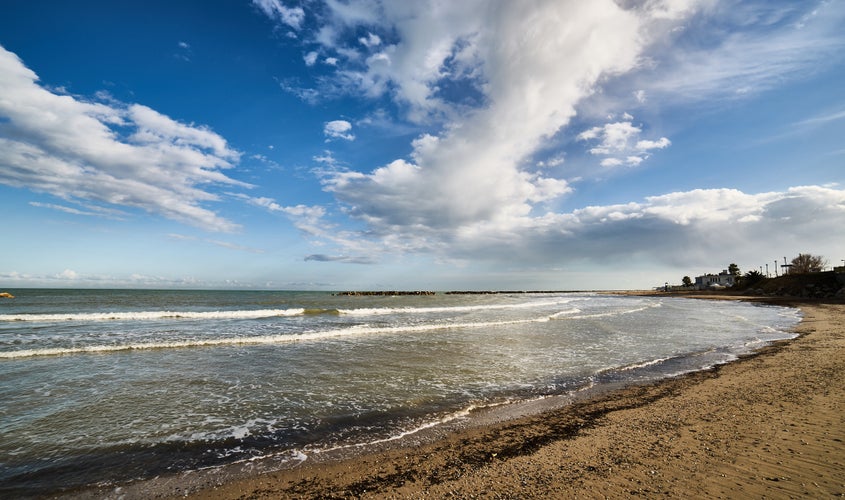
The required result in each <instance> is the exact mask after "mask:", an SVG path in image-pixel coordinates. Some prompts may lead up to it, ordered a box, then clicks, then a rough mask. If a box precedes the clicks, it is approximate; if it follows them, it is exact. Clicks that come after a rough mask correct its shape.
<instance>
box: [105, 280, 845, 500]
mask: <svg viewBox="0 0 845 500" xmlns="http://www.w3.org/2000/svg"><path fill="white" fill-rule="evenodd" d="M707 298H719V299H724V298H729V299H736V297H722V296H714V295H708V296H707ZM757 300H759V299H757ZM791 305H795V306H798V307H800V308H801V309H802V311H803V313H804V319H803V321H802V322H801V323H800V325H799V326H798V327H797V330H798V333H800V334H801V336H800V337H799V338H797V339H795V340H791V341H786V342H782V343H779V344H777V345H774V346H771V347H768V348H766V349H764V350H762V351H760V352H759V353H757V354H755V355H753V356H749V357H746V358H744V359H742V360H740V361H737V362H734V363H731V364H728V365H723V366H720V367H717V368H715V369H712V370H708V371H705V372H698V373H694V374H689V375H686V376H682V377H679V378H675V379H670V380H666V381H662V382H659V383H655V384H650V385H643V386H632V387H627V388H624V389H621V390H615V391H611V392H608V393H605V394H601V395H596V396H594V397H591V398H589V399H587V400H581V401H576V402H574V403H572V404H569V405H566V406H564V407H562V408H557V409H552V410H547V411H544V412H542V413H538V414H530V415H528V416H523V417H519V418H514V419H511V420H506V421H502V422H491V423H489V424H485V425H481V426H475V427H469V428H466V429H462V430H458V431H455V432H449V433H448V434H446V435H445V436H441V437H439V438H438V439H436V440H433V441H431V442H427V443H423V444H419V445H415V446H409V445H408V444H405V446H402V447H398V448H396V447H394V448H393V449H385V450H380V451H375V452H368V453H364V454H363V455H361V456H357V457H354V458H352V459H346V460H341V461H331V460H329V461H324V462H323V463H315V462H312V461H306V462H304V463H303V464H301V465H299V466H298V467H296V468H294V469H291V470H285V471H278V472H269V473H261V474H258V473H256V474H252V475H248V476H247V477H245V478H240V479H233V478H232V477H223V476H220V477H217V478H214V477H206V478H205V479H204V480H203V481H200V482H199V483H197V482H193V481H192V479H191V478H189V477H182V478H171V479H170V480H168V481H167V482H166V483H167V484H160V486H162V487H163V489H162V490H158V491H153V490H149V489H148V490H146V495H147V496H153V495H154V496H168V494H167V493H166V492H167V491H169V493H170V494H173V493H174V492H177V493H179V495H178V496H179V497H182V496H183V495H184V494H186V493H189V492H190V496H193V497H195V498H211V499H235V498H423V497H429V498H448V497H455V498H603V497H610V498H619V497H627V496H631V495H643V496H645V497H657V496H668V497H670V498H693V497H695V498H791V497H813V498H819V497H830V496H838V495H845V305H843V304H841V303H839V304H830V303H818V302H816V303H812V302H801V303H797V304H791ZM203 484H204V487H203V489H199V490H197V488H198V487H200V486H202V485H203ZM137 486H140V485H136V487H137ZM177 488H178V490H177ZM133 489H134V488H128V489H127V490H123V491H118V492H111V494H110V495H109V496H111V495H114V494H115V493H129V496H132V490H133ZM134 490H135V493H137V492H138V490H137V489H134Z"/></svg>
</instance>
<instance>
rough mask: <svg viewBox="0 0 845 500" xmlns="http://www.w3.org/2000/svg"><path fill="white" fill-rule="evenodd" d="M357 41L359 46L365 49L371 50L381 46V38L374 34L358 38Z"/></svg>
mask: <svg viewBox="0 0 845 500" xmlns="http://www.w3.org/2000/svg"><path fill="white" fill-rule="evenodd" d="M358 41H359V42H361V45H363V46H365V47H367V48H373V47H377V46H379V45H381V38H380V37H379V36H378V35H376V34H374V33H368V34H367V36H365V37H361V38H359V39H358Z"/></svg>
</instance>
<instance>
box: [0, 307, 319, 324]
mask: <svg viewBox="0 0 845 500" xmlns="http://www.w3.org/2000/svg"><path fill="white" fill-rule="evenodd" d="M304 313H305V309H302V308H293V309H255V310H251V309H247V310H238V311H137V312H102V313H72V314H71V313H67V314H0V321H28V322H38V323H59V322H65V321H79V322H86V321H154V320H160V319H205V320H208V319H253V318H270V317H274V316H299V315H302V314H304Z"/></svg>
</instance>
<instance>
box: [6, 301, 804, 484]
mask: <svg viewBox="0 0 845 500" xmlns="http://www.w3.org/2000/svg"><path fill="white" fill-rule="evenodd" d="M9 291H10V292H12V293H13V294H14V295H15V296H16V298H14V299H0V496H3V497H18V496H37V495H42V494H48V493H56V492H61V491H64V490H66V489H68V488H75V487H79V486H84V485H93V484H99V485H110V484H113V485H119V484H121V483H123V482H126V481H132V480H138V479H145V478H151V477H154V476H158V475H164V474H168V473H172V472H179V471H190V470H199V469H205V468H209V467H217V466H222V465H225V464H230V463H233V462H238V461H253V460H256V459H260V458H262V457H274V459H275V460H278V461H302V460H308V459H309V457H311V456H313V455H315V454H319V453H324V452H325V451H327V450H333V449H338V448H343V447H355V446H358V445H361V444H362V443H374V442H379V441H384V440H392V439H396V438H399V437H401V436H407V435H410V434H413V433H415V432H417V431H419V430H421V429H426V428H429V427H431V426H435V425H438V424H440V423H443V422H452V421H456V420H461V419H466V418H468V417H469V415H470V414H471V412H472V411H473V410H474V409H478V408H485V407H491V406H496V405H501V404H503V403H512V402H519V401H525V400H531V399H537V398H544V397H548V396H554V395H565V394H570V393H573V392H577V391H581V390H583V389H585V388H588V387H593V386H596V385H601V384H607V383H618V382H627V381H642V380H653V379H658V378H662V377H669V376H676V375H678V374H682V373H686V372H689V371H693V370H700V369H703V368H707V367H711V366H714V365H716V364H720V363H725V362H728V361H731V360H734V359H736V357H737V356H738V355H741V354H744V353H748V352H750V351H752V350H755V349H757V348H760V347H762V346H764V345H765V344H767V343H769V342H772V341H775V340H780V339H786V338H791V337H793V336H794V334H793V333H791V331H790V330H791V329H792V328H793V327H794V326H795V325H796V324H797V323H798V321H799V320H800V315H799V313H798V311H797V310H795V309H788V308H782V307H773V306H761V305H752V304H747V303H739V302H722V301H702V300H689V299H678V298H654V297H624V296H611V295H602V294H591V293H530V294H522V293H503V294H489V295H446V294H442V293H438V294H436V295H424V296H336V295H333V294H331V293H327V292H266V291H254V292H253V291H149V290H56V289H21V290H9Z"/></svg>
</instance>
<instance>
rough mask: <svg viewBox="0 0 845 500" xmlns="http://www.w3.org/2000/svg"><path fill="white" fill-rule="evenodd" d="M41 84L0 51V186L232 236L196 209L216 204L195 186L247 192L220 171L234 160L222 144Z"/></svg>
mask: <svg viewBox="0 0 845 500" xmlns="http://www.w3.org/2000/svg"><path fill="white" fill-rule="evenodd" d="M37 81H38V77H37V76H36V74H35V73H34V72H33V71H31V70H30V69H29V68H27V67H26V66H24V64H23V63H22V62H21V60H20V59H19V58H18V57H17V56H16V55H15V54H13V53H11V52H9V51H7V50H5V49H4V48H2V47H0V116H3V117H5V120H2V121H0V134H2V137H0V167H2V168H0V183H2V184H6V185H9V186H13V187H19V188H27V189H32V190H34V191H39V192H44V193H49V194H51V195H54V196H57V197H59V198H62V199H64V200H67V201H73V202H79V201H80V200H87V201H88V202H91V203H104V204H108V205H119V206H124V207H134V208H140V209H143V210H146V211H148V212H151V213H156V214H159V215H162V216H164V217H167V218H171V219H175V220H179V221H182V222H186V223H189V224H192V225H195V226H199V227H203V228H205V229H209V230H215V231H232V230H235V229H237V225H235V224H234V223H232V222H230V221H228V220H226V219H224V218H221V217H219V216H218V215H217V214H216V213H214V212H212V211H211V210H209V209H207V208H204V207H203V206H202V204H203V203H206V202H210V201H215V200H217V199H218V197H217V195H215V194H213V193H212V192H210V191H208V190H204V189H201V186H209V185H214V184H228V185H236V186H241V187H246V186H247V184H244V183H242V182H239V181H236V180H234V179H232V178H230V177H227V176H226V175H225V174H224V173H223V172H222V170H225V169H228V168H231V167H232V166H233V165H234V163H236V162H237V161H238V160H239V156H240V154H239V153H238V152H237V151H235V150H233V149H232V148H230V147H229V146H228V144H227V143H226V140H225V139H223V138H222V137H220V136H219V135H217V134H216V133H214V132H212V131H211V130H209V129H208V128H206V127H202V126H195V125H186V124H183V123H180V122H177V121H175V120H173V119H171V118H169V117H167V116H165V115H163V114H161V113H158V112H157V111H155V110H153V109H151V108H149V107H146V106H143V105H140V104H132V105H124V104H122V103H119V102H116V101H114V100H111V101H110V102H108V104H103V103H96V102H90V101H85V100H82V99H79V98H76V97H73V96H70V95H59V94H55V93H53V92H50V91H49V90H47V89H45V88H44V87H42V86H40V85H39V84H38V83H37ZM123 131H129V135H128V136H125V137H122V136H121V133H122V132H123Z"/></svg>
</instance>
